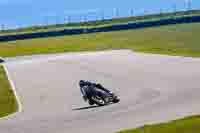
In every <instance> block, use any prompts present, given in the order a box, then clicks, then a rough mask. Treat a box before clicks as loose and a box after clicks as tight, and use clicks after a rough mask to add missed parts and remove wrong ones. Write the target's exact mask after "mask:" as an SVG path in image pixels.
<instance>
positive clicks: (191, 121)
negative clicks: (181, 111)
mask: <svg viewBox="0 0 200 133" xmlns="http://www.w3.org/2000/svg"><path fill="white" fill-rule="evenodd" d="M199 132H200V116H192V117H187V118H184V119H180V120H175V121H171V122H168V123H162V124H155V125H146V126H143V127H140V128H137V129H130V130H124V131H120V132H118V133H199Z"/></svg>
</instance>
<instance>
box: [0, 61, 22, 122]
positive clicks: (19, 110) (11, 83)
mask: <svg viewBox="0 0 200 133" xmlns="http://www.w3.org/2000/svg"><path fill="white" fill-rule="evenodd" d="M2 66H3V67H4V70H5V72H6V75H7V78H8V81H9V83H10V85H11V89H12V90H13V93H14V95H15V97H16V100H17V104H18V110H17V111H16V112H14V113H12V114H10V115H8V116H5V117H2V118H0V120H1V119H11V118H12V117H14V116H15V115H16V114H17V113H20V112H22V104H21V102H20V99H19V96H18V95H17V92H16V88H15V85H14V83H13V81H12V80H11V78H10V75H9V72H8V69H7V67H6V65H5V64H3V65H2Z"/></svg>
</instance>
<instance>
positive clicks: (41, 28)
mask: <svg viewBox="0 0 200 133" xmlns="http://www.w3.org/2000/svg"><path fill="white" fill-rule="evenodd" d="M199 15H200V10H189V11H177V12H171V13H158V14H150V15H145V16H130V17H121V18H113V19H105V20H97V21H89V22H80V23H79V22H78V23H66V24H54V25H44V26H31V27H25V28H18V29H10V30H4V31H0V36H1V35H8V34H22V33H33V32H45V31H55V30H63V29H74V28H85V27H87V28H92V27H104V26H110V25H115V24H122V23H129V22H140V21H151V20H160V19H166V18H172V17H173V18H175V17H176V18H177V17H183V16H199Z"/></svg>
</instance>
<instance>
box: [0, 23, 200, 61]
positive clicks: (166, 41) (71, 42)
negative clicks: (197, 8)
mask: <svg viewBox="0 0 200 133" xmlns="http://www.w3.org/2000/svg"><path fill="white" fill-rule="evenodd" d="M199 35H200V23H192V24H178V25H170V26H162V27H154V28H145V29H138V30H126V31H117V32H107V33H103V32H102V33H93V34H82V35H73V36H62V37H52V38H39V39H30V40H18V41H11V42H1V43H0V56H2V57H11V56H21V55H32V54H45V53H59V52H77V51H98V50H107V49H131V50H134V51H139V52H148V53H158V54H169V55H181V56H192V57H200V37H199Z"/></svg>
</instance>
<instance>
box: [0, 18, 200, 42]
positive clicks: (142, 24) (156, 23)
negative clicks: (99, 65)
mask: <svg viewBox="0 0 200 133" xmlns="http://www.w3.org/2000/svg"><path fill="white" fill-rule="evenodd" d="M195 22H200V16H191V17H180V18H169V19H162V20H155V21H146V22H135V23H128V24H119V25H112V26H106V27H99V28H89V29H87V28H80V29H65V30H60V31H48V32H37V33H24V34H16V35H3V36H0V42H4V41H15V40H24V39H33V38H44V37H56V36H63V35H75V34H83V33H95V32H110V31H118V30H127V29H138V28H145V27H155V26H162V25H170V24H181V23H195Z"/></svg>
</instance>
